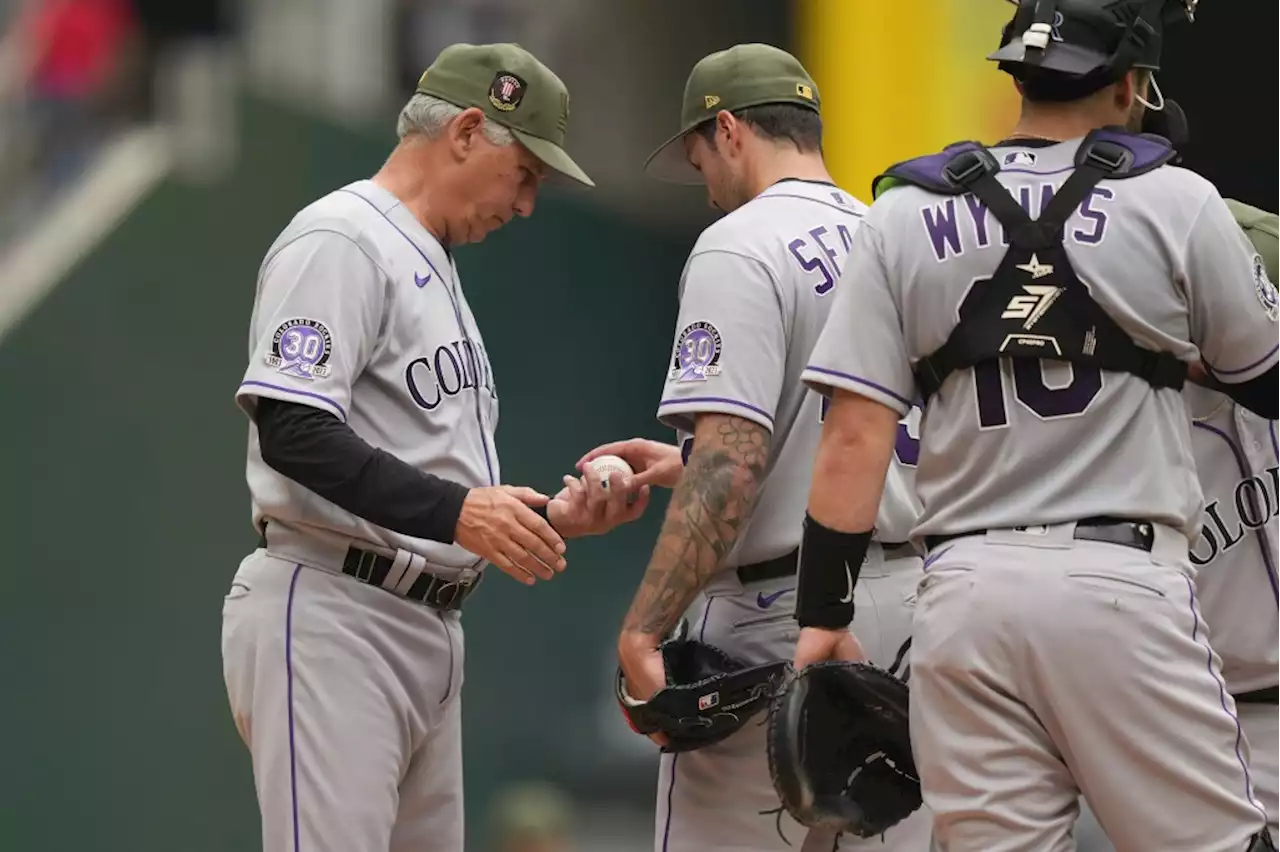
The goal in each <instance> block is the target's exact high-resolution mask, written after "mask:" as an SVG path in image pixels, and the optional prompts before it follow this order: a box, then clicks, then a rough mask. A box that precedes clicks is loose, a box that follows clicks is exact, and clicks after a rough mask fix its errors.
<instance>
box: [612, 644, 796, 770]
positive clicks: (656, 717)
mask: <svg viewBox="0 0 1280 852" xmlns="http://www.w3.org/2000/svg"><path fill="white" fill-rule="evenodd" d="M658 647H659V650H660V651H661V652H662V662H663V665H664V666H665V668H666V671H667V685H666V686H665V687H664V688H662V689H660V690H659V691H658V692H657V693H656V694H655V695H654V696H653V697H652V698H650V699H649V700H648V701H636V700H635V699H634V698H632V697H631V696H630V695H628V694H627V689H626V680H625V678H624V677H623V674H622V670H621V669H619V670H618V676H617V679H616V692H617V697H618V705H619V706H620V707H621V708H622V713H623V715H624V716H626V718H627V722H628V723H629V724H630V725H631V728H632V730H634V731H636V732H637V733H640V734H646V735H647V734H653V733H662V734H664V735H666V738H667V745H665V746H663V749H662V750H663V751H667V752H678V751H692V750H693V749H698V748H702V747H703V746H708V745H711V744H713V743H718V742H720V741H721V740H723V739H725V738H726V737H728V736H729V735H730V734H732V733H734V732H735V731H737V730H738V729H739V728H741V727H742V726H743V725H744V724H745V723H746V721H747V720H748V719H750V718H751V717H752V716H754V715H755V714H756V713H759V712H760V711H762V710H765V709H767V708H768V706H769V701H770V699H771V698H772V697H773V694H774V692H776V691H777V689H778V687H779V686H781V684H782V679H783V676H784V675H785V673H786V671H787V669H788V667H789V664H788V663H787V662H785V661H781V662H776V663H768V664H765V665H761V666H747V665H744V664H743V663H741V662H739V661H737V660H735V659H733V658H732V657H730V656H729V655H728V654H726V653H725V652H724V651H721V650H720V649H719V648H716V647H714V646H712V645H707V644H704V643H702V642H697V641H694V640H692V639H687V638H685V637H684V636H683V635H679V634H677V636H675V637H674V638H671V639H668V640H667V641H665V642H663V643H662V644H661V645H660V646H658Z"/></svg>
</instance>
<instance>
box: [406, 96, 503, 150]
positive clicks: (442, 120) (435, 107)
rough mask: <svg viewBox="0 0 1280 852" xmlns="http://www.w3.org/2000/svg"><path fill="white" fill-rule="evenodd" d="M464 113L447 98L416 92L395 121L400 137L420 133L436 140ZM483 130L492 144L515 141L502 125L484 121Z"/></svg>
mask: <svg viewBox="0 0 1280 852" xmlns="http://www.w3.org/2000/svg"><path fill="white" fill-rule="evenodd" d="M461 114H462V107H460V106H455V105H454V104H451V103H449V102H448V101H442V100H440V99H439V98H437V97H432V96H431V95H424V94H416V95H414V96H413V97H412V98H410V99H409V102H408V103H407V104H405V105H404V109H402V110H400V118H399V119H397V120H396V136H398V137H400V138H401V139H403V138H405V137H406V136H411V135H413V134H415V133H420V134H422V135H423V136H425V137H426V138H428V139H435V138H436V137H437V136H439V135H440V134H441V133H442V132H443V131H444V129H445V127H447V126H448V124H449V122H451V121H453V120H454V119H455V118H457V117H458V116H459V115H461ZM480 132H481V133H483V134H484V138H485V139H487V140H489V143H490V144H492V145H497V146H499V147H502V146H504V145H510V144H511V143H512V142H514V141H516V138H515V137H514V136H513V135H511V131H510V130H508V129H507V128H505V127H503V126H502V125H501V124H497V123H496V122H493V121H490V120H489V119H487V118H486V119H485V120H484V124H482V125H480Z"/></svg>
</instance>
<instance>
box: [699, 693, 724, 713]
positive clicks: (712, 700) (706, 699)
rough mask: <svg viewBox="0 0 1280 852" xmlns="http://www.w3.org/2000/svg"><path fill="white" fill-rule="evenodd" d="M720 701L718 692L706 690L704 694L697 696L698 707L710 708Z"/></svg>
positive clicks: (702, 708) (701, 708)
mask: <svg viewBox="0 0 1280 852" xmlns="http://www.w3.org/2000/svg"><path fill="white" fill-rule="evenodd" d="M719 703H720V693H718V692H708V693H707V694H706V695H700V696H698V709H699V710H710V709H711V708H712V707H715V706H716V705H717V704H719Z"/></svg>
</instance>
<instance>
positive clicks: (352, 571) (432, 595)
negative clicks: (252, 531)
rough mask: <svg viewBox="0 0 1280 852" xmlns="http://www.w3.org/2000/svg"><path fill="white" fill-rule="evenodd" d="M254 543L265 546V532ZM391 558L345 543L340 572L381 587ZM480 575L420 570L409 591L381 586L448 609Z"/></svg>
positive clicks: (462, 598) (458, 606)
mask: <svg viewBox="0 0 1280 852" xmlns="http://www.w3.org/2000/svg"><path fill="white" fill-rule="evenodd" d="M258 546H259V547H263V548H265V547H266V546H267V540H266V537H265V536H262V537H260V538H259V539H258ZM394 562H395V560H394V559H391V558H390V557H387V556H382V555H381V554H378V553H374V552H373V551H371V550H361V549H360V548H358V547H349V548H347V555H346V558H345V559H343V560H342V573H343V574H346V575H347V576H349V577H354V578H355V579H357V580H359V581H360V582H361V583H365V584H367V585H370V586H377V587H379V588H384V587H383V585H382V583H383V581H384V580H386V579H387V574H389V573H390V572H391V566H392V564H393V563H394ZM483 576H484V575H483V574H477V575H476V577H475V578H474V579H472V580H470V581H469V582H466V583H459V582H458V581H457V580H449V579H446V578H444V577H437V576H436V575H435V574H428V573H426V572H425V571H424V572H423V573H421V574H419V575H418V579H416V580H414V581H413V585H411V586H410V587H409V591H407V592H405V593H404V594H400V593H399V592H397V591H395V590H394V589H385V590H386V591H388V592H391V594H393V595H396V596H398V597H403V598H406V599H408V600H411V601H413V602H415V603H420V604H425V605H426V606H429V607H433V608H435V609H439V610H444V611H445V612H450V611H452V610H458V609H462V602H463V601H465V600H466V599H467V598H468V597H470V596H471V593H472V592H474V591H475V590H476V587H477V586H479V585H480V579H481V578H482V577H483Z"/></svg>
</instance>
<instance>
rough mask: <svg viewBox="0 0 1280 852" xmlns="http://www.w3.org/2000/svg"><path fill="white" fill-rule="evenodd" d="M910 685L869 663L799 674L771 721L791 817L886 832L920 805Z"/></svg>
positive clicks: (774, 762)
mask: <svg viewBox="0 0 1280 852" xmlns="http://www.w3.org/2000/svg"><path fill="white" fill-rule="evenodd" d="M907 706H908V705H907V685H906V684H905V683H903V682H902V681H900V680H898V679H897V678H896V677H894V676H893V675H891V674H889V673H888V672H885V671H882V670H880V669H878V668H876V667H875V666H872V665H868V664H866V663H844V662H831V663H818V664H816V665H812V666H808V667H806V668H805V669H804V670H802V671H801V672H799V673H798V674H796V675H795V677H794V678H792V679H791V680H790V682H788V683H787V684H786V686H785V687H784V688H783V690H782V691H780V692H779V693H778V695H777V698H776V700H775V703H774V705H773V707H772V708H771V710H770V716H769V737H768V741H769V773H770V774H771V775H772V776H773V786H774V789H775V790H777V792H778V797H779V798H781V799H782V805H783V807H784V808H786V810H787V813H789V814H791V816H792V817H793V818H794V819H795V820H796V821H797V822H799V823H800V824H802V825H806V826H809V827H811V828H826V829H835V830H836V831H837V832H848V833H849V834H853V835H856V836H858V837H875V836H876V835H879V834H883V833H884V832H885V830H886V829H888V828H891V827H892V826H894V825H896V824H897V823H899V822H901V821H902V820H904V819H906V818H907V817H908V816H910V815H911V813H912V812H913V811H915V809H916V808H918V807H920V803H921V801H920V782H919V780H918V778H917V775H916V764H915V760H914V759H913V758H912V756H911V739H910V736H909V733H908V727H907Z"/></svg>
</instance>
